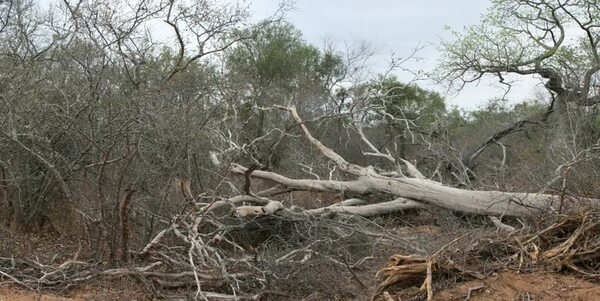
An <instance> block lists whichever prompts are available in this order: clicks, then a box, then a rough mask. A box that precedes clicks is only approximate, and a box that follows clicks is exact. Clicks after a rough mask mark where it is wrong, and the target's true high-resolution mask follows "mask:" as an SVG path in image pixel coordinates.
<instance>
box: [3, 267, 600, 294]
mask: <svg viewBox="0 0 600 301" xmlns="http://www.w3.org/2000/svg"><path fill="white" fill-rule="evenodd" d="M482 285H483V287H482ZM469 289H471V290H472V292H471V295H470V297H469V299H468V300H469V301H484V300H485V301H506V300H536V301H538V300H553V301H554V300H570V301H571V300H572V301H578V300H581V301H588V300H600V284H597V283H592V282H589V281H586V280H582V279H579V278H576V277H573V276H566V275H559V274H548V273H534V274H520V273H515V272H502V273H499V274H497V275H495V276H493V277H489V278H487V279H485V280H483V281H481V280H473V281H468V282H465V283H461V284H458V285H456V286H455V287H452V288H448V289H445V290H442V291H440V292H437V293H436V294H435V296H434V300H439V301H441V300H445V301H446V300H461V301H462V300H467V299H466V297H467V294H468V291H469ZM391 296H392V298H393V300H394V301H396V300H401V299H399V298H398V297H397V296H394V295H393V294H392V295H391ZM91 300H148V299H144V297H139V295H138V296H136V297H132V296H131V295H129V296H123V295H119V294H118V293H116V292H114V291H111V292H107V291H103V290H102V289H99V290H95V289H94V288H89V289H86V290H83V291H80V292H72V293H71V294H70V295H69V297H60V296H56V295H53V294H38V293H35V292H28V291H23V290H21V289H18V288H15V287H7V286H5V287H0V301H91Z"/></svg>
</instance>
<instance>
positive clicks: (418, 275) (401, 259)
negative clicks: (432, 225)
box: [371, 235, 484, 301]
mask: <svg viewBox="0 0 600 301" xmlns="http://www.w3.org/2000/svg"><path fill="white" fill-rule="evenodd" d="M465 236H466V235H463V236H461V237H458V238H456V239H454V240H452V241H451V242H450V243H448V244H446V245H445V246H443V247H442V248H441V249H440V250H439V251H437V252H435V253H434V254H433V255H431V256H413V255H409V256H404V255H393V256H392V257H391V258H390V260H389V262H388V264H387V266H386V267H385V268H383V269H381V270H380V271H379V272H377V275H376V276H377V277H378V278H381V279H383V280H382V281H381V283H380V284H379V285H378V286H377V287H376V288H375V290H374V291H373V294H372V297H371V300H375V298H376V297H377V296H379V294H381V292H383V290H385V289H386V288H388V287H390V286H392V285H394V284H402V285H403V286H404V287H405V288H406V286H407V285H408V286H413V285H414V284H416V283H419V281H422V284H421V286H420V288H419V289H418V291H417V293H421V292H426V294H427V300H428V301H429V300H432V299H433V273H442V272H445V273H449V272H459V273H461V274H466V275H469V276H471V277H475V278H478V279H483V278H484V276H483V275H482V274H480V273H478V272H474V271H471V270H469V269H467V268H465V267H462V266H460V265H458V264H456V263H455V262H454V261H452V260H451V259H450V258H449V257H447V256H444V252H445V251H446V249H447V248H448V247H449V246H450V245H452V244H454V243H456V242H457V241H459V240H461V239H463V238H464V237H465Z"/></svg>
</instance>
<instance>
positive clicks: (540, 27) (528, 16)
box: [440, 0, 600, 143]
mask: <svg viewBox="0 0 600 301" xmlns="http://www.w3.org/2000/svg"><path fill="white" fill-rule="evenodd" d="M492 3H493V5H492V7H491V8H490V10H489V12H488V13H487V14H486V15H485V16H484V18H483V20H482V21H481V24H479V25H474V26H469V27H467V28H466V29H465V30H464V32H454V35H455V40H454V41H451V42H445V43H444V44H443V53H444V58H443V60H442V63H441V65H440V67H441V70H442V71H443V72H441V74H443V77H444V78H445V79H447V80H449V81H450V82H452V83H455V84H458V85H459V86H460V87H462V86H463V85H465V84H468V83H471V82H475V81H478V80H480V79H481V78H483V77H486V76H493V77H496V78H497V79H499V81H500V82H501V83H505V84H508V81H507V79H506V78H507V76H510V75H518V76H531V75H534V76H537V77H540V78H542V79H543V80H544V82H545V87H546V89H547V90H548V91H549V92H550V93H551V95H552V99H553V101H552V104H553V105H552V106H551V108H550V111H552V112H554V113H553V116H552V120H554V121H555V122H554V124H555V125H556V126H557V128H555V130H557V132H555V133H556V134H558V135H557V137H562V139H559V140H560V141H562V142H561V143H564V142H565V141H567V139H564V138H568V137H566V136H568V135H569V134H568V132H569V131H568V127H569V126H570V123H569V119H570V117H569V108H574V109H581V108H585V107H593V106H596V105H597V104H598V103H600V94H598V90H597V88H596V86H597V82H598V77H597V72H598V71H599V70H600V54H599V51H598V42H599V39H600V36H599V35H600V26H599V25H600V5H599V3H598V1H590V0H586V1H580V0H567V1H561V0H539V1H531V0H522V1H521V0H519V1H517V0H493V1H492ZM584 111H586V110H584Z"/></svg>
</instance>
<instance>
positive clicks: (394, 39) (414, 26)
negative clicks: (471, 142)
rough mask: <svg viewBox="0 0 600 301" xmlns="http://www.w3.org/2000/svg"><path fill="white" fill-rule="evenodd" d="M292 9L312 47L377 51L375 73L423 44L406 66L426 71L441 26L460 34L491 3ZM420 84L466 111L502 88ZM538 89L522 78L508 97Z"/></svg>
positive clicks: (326, 4)
mask: <svg viewBox="0 0 600 301" xmlns="http://www.w3.org/2000/svg"><path fill="white" fill-rule="evenodd" d="M279 2H280V1H279V0H253V1H251V9H252V11H253V13H254V15H255V16H256V17H257V18H260V17H264V16H267V15H269V14H271V13H272V12H273V11H274V10H275V9H276V8H277V7H278V4H279ZM294 6H295V9H294V10H293V11H292V12H290V13H289V14H288V15H287V19H288V20H289V21H290V22H291V23H293V24H294V25H295V26H296V27H297V28H299V29H300V30H301V31H302V33H303V34H304V37H305V39H306V40H307V41H308V42H310V43H311V44H314V45H316V46H321V45H323V41H324V40H325V39H333V40H334V41H336V42H338V43H339V44H340V45H343V44H344V43H345V42H348V43H352V42H355V41H367V42H369V43H370V44H372V45H373V46H375V47H376V48H377V49H379V56H378V57H377V58H376V59H375V60H376V61H375V62H373V63H374V65H375V68H382V66H383V65H384V62H385V59H387V58H389V57H390V54H391V53H395V54H396V55H397V56H406V55H408V54H410V53H411V51H412V49H414V48H415V47H417V46H418V45H424V46H425V49H423V50H422V51H420V52H419V53H418V56H419V57H422V58H423V59H424V60H422V61H421V62H418V63H412V64H411V65H410V66H409V67H410V68H411V69H423V70H425V71H431V69H432V68H433V66H435V63H436V59H437V58H438V56H439V54H438V51H437V45H438V44H439V41H440V39H441V38H450V35H449V33H448V32H447V31H446V30H445V29H444V27H445V26H450V27H451V28H452V29H457V30H460V29H461V28H462V27H463V26H465V25H469V24H477V23H478V22H479V20H480V17H481V15H482V14H483V13H484V12H485V11H486V9H487V8H488V7H489V6H490V4H489V1H486V0H420V1H416V0H371V1H367V0H297V1H296V2H295V5H294ZM399 76H400V78H401V79H405V80H406V79H408V78H409V76H408V75H403V74H400V75H399ZM420 84H421V85H422V86H425V87H427V88H430V89H433V90H436V91H438V92H440V93H442V94H444V95H445V96H446V98H447V99H448V100H449V102H450V104H451V105H457V106H459V107H461V108H465V109H474V108H477V107H479V106H481V105H483V104H484V103H485V102H486V101H487V100H489V99H491V98H497V97H501V96H502V95H503V94H504V90H503V89H504V88H502V87H501V85H499V84H496V83H495V81H492V80H489V81H484V82H481V83H479V84H478V85H475V84H472V85H470V86H468V87H467V88H465V89H464V90H463V91H462V92H460V93H458V94H456V93H451V94H448V93H446V91H447V87H443V86H439V85H436V84H434V83H432V82H423V83H420ZM537 90H539V81H538V80H533V79H526V80H525V82H523V83H519V84H514V85H513V87H512V88H511V92H510V93H509V94H508V96H507V98H508V99H509V100H511V101H512V102H518V101H520V100H522V99H523V98H531V97H533V95H534V94H535V91H537Z"/></svg>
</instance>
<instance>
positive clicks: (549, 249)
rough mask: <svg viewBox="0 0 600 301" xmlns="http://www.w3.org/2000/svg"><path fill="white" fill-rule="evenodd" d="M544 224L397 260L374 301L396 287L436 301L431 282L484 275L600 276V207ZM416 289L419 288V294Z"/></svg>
mask: <svg viewBox="0 0 600 301" xmlns="http://www.w3.org/2000/svg"><path fill="white" fill-rule="evenodd" d="M540 220H545V222H542V223H541V224H539V225H537V226H535V227H531V228H524V229H522V230H519V231H513V232H512V233H506V232H501V233H499V234H495V235H493V236H488V237H483V238H482V237H476V236H475V235H471V236H472V237H471V239H468V240H467V239H465V240H463V242H462V243H461V242H460V241H459V240H455V241H453V242H451V244H455V245H454V246H452V245H451V244H449V245H446V246H445V247H444V248H442V249H441V250H439V251H438V252H436V253H435V254H433V255H431V256H426V257H423V256H404V255H393V256H392V257H391V258H390V260H389V263H388V265H387V266H386V267H385V268H383V269H381V270H380V271H379V272H378V274H377V276H378V277H379V278H380V281H379V284H378V286H377V287H376V288H375V289H374V291H373V295H372V300H375V299H376V298H377V297H378V296H379V295H380V294H381V293H382V292H384V290H386V289H388V288H389V287H391V286H393V285H395V286H396V289H401V290H404V292H403V294H410V295H413V296H414V295H419V294H425V295H426V296H427V300H432V297H433V280H432V279H433V278H436V279H437V280H438V281H439V282H440V283H443V282H444V281H445V280H448V279H449V278H455V279H456V278H460V279H470V278H471V279H472V278H477V279H483V278H484V277H485V274H490V273H492V272H496V271H499V270H501V269H511V270H517V271H523V272H532V271H538V270H546V271H547V270H552V271H559V270H563V269H567V270H570V271H572V272H575V273H577V274H580V275H582V276H584V277H589V278H591V279H596V280H597V279H598V277H600V261H598V258H600V208H598V207H597V206H596V207H586V208H580V209H579V210H577V211H575V212H571V213H568V214H561V215H557V216H554V217H547V218H546V219H540ZM415 285H420V287H419V288H418V289H416V290H415Z"/></svg>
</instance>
